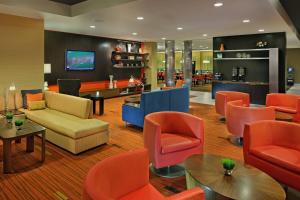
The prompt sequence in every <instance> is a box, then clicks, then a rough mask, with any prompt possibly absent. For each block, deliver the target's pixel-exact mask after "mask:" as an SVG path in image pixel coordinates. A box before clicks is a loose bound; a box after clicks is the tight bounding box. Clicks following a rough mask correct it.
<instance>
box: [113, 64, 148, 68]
mask: <svg viewBox="0 0 300 200" xmlns="http://www.w3.org/2000/svg"><path fill="white" fill-rule="evenodd" d="M113 67H114V68H119V69H138V68H145V67H147V66H123V65H122V66H121V65H113Z"/></svg>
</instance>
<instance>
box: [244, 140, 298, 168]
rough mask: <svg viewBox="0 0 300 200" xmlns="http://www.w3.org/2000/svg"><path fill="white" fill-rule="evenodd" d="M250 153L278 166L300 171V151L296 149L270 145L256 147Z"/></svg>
mask: <svg viewBox="0 0 300 200" xmlns="http://www.w3.org/2000/svg"><path fill="white" fill-rule="evenodd" d="M250 153H252V154H254V155H255V156H257V157H259V158H261V159H263V160H266V161H268V162H271V163H273V164H275V165H277V166H280V167H283V168H285V169H287V170H292V171H294V172H297V173H300V152H299V151H297V150H295V149H290V148H286V147H282V146H276V145H268V146H261V147H255V148H253V149H251V150H250Z"/></svg>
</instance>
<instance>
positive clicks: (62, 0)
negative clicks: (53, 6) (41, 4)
mask: <svg viewBox="0 0 300 200" xmlns="http://www.w3.org/2000/svg"><path fill="white" fill-rule="evenodd" d="M50 1H54V2H58V3H62V4H67V5H75V4H78V3H81V2H83V1H87V0H50Z"/></svg>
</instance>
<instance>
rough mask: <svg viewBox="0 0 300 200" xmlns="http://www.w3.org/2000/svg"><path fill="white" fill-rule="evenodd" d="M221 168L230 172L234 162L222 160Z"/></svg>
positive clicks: (227, 159)
mask: <svg viewBox="0 0 300 200" xmlns="http://www.w3.org/2000/svg"><path fill="white" fill-rule="evenodd" d="M222 164H223V168H224V169H226V170H232V169H233V168H234V167H235V162H234V160H231V159H229V158H225V159H222Z"/></svg>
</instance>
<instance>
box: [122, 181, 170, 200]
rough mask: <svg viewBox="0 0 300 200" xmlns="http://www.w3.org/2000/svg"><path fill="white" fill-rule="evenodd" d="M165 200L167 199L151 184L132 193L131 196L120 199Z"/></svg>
mask: <svg viewBox="0 0 300 200" xmlns="http://www.w3.org/2000/svg"><path fill="white" fill-rule="evenodd" d="M141 199H142V200H163V199H165V198H164V196H163V195H162V194H160V193H159V192H158V191H157V190H156V189H155V188H154V187H153V186H152V185H151V184H147V185H145V186H144V187H142V188H140V189H138V190H136V191H133V192H130V193H129V194H127V195H125V196H123V197H121V198H120V200H141Z"/></svg>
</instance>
